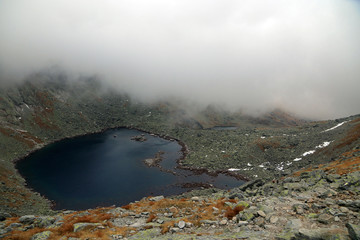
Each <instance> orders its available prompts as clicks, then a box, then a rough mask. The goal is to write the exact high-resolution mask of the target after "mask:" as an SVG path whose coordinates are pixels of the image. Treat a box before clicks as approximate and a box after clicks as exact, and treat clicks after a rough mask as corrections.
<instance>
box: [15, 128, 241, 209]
mask: <svg viewBox="0 0 360 240" xmlns="http://www.w3.org/2000/svg"><path fill="white" fill-rule="evenodd" d="M139 134H142V132H139V131H137V130H131V129H125V128H121V129H113V130H108V131H106V132H104V133H99V134H93V135H89V136H82V137H77V138H73V139H67V140H63V141H61V142H58V143H54V144H51V145H49V146H47V147H45V148H43V149H41V150H39V151H37V152H35V153H33V154H31V155H30V156H29V157H27V158H26V159H24V160H22V161H19V162H18V163H17V168H18V170H19V172H20V174H21V175H22V176H24V178H25V179H26V181H27V184H28V185H29V186H30V187H31V188H33V189H34V190H35V191H37V192H39V193H41V194H43V195H45V196H46V197H47V198H48V199H50V200H53V201H54V202H55V203H56V206H55V208H56V209H74V210H81V209H86V208H94V207H97V206H110V205H117V206H121V205H124V204H127V203H129V202H132V201H135V200H140V199H141V198H142V197H146V196H149V195H152V196H155V195H172V194H179V193H182V192H185V191H188V190H189V188H183V187H182V184H184V183H209V184H213V185H214V186H216V187H219V188H231V187H236V186H239V185H241V184H242V183H243V182H242V181H239V180H236V179H235V178H232V177H229V176H225V175H222V174H219V175H218V176H217V177H211V176H209V175H207V174H201V175H195V174H194V173H193V172H191V171H187V170H180V169H176V168H175V167H176V160H177V159H178V158H180V157H181V156H182V153H181V151H180V150H181V146H180V145H179V144H178V143H177V142H172V141H168V140H165V139H162V138H159V137H153V136H150V135H149V134H145V137H146V138H147V139H148V140H147V141H145V142H137V141H132V140H130V139H131V137H133V136H135V135H139ZM115 135H116V137H114V136H115ZM158 151H164V152H165V154H164V155H163V156H164V159H163V161H162V162H161V166H162V167H163V168H165V169H169V170H172V171H175V172H176V174H172V173H169V172H163V171H160V170H159V168H157V167H151V168H149V167H147V166H146V165H145V164H144V162H143V160H144V159H146V158H153V157H154V155H155V154H156V153H157V152H158Z"/></svg>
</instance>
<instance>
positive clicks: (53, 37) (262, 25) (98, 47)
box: [0, 0, 360, 118]
mask: <svg viewBox="0 0 360 240" xmlns="http://www.w3.org/2000/svg"><path fill="white" fill-rule="evenodd" d="M359 23H360V3H359V1H357V0H319V1H292V0H290V1H289V0H278V1H267V0H245V1H237V0H227V1H220V0H197V1H190V0H181V1H167V0H151V1H147V0H131V1H130V0H120V1H113V0H101V1H100V0H92V1H85V0H77V1H70V0H54V1H47V0H33V1H26V0H4V1H1V3H0V36H1V37H0V78H1V80H0V81H1V82H6V81H14V80H16V79H21V78H23V77H24V76H26V75H27V74H29V73H32V72H34V71H39V70H41V69H44V68H46V67H49V66H53V65H58V66H61V68H63V69H65V70H66V71H68V72H69V73H72V74H89V75H91V74H97V75H98V76H100V77H101V79H103V80H104V81H105V82H107V83H109V84H111V86H113V87H116V88H118V89H119V90H122V91H127V92H129V93H130V94H132V95H133V96H135V97H137V98H139V99H141V100H143V101H155V100H158V99H161V98H167V97H176V98H184V99H187V100H189V101H194V102H199V103H201V104H210V103H216V104H223V105H224V106H227V107H228V108H230V109H240V108H241V109H243V110H245V111H248V112H251V113H257V112H263V111H267V110H271V109H273V108H276V107H280V108H283V109H286V110H290V111H292V112H295V113H298V114H299V115H302V116H305V117H311V118H335V117H341V116H347V115H351V114H357V113H360V105H359V102H360V94H359V93H358V91H359V90H360V79H359V78H360V44H359V42H360V28H359Z"/></svg>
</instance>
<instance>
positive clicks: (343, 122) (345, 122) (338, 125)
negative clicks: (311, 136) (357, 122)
mask: <svg viewBox="0 0 360 240" xmlns="http://www.w3.org/2000/svg"><path fill="white" fill-rule="evenodd" d="M347 122H348V121H344V122H341V123H339V124H338V125H336V126H334V127H332V128H329V129H326V130H324V131H322V132H328V131H331V130H334V129H335V128H338V127H340V126H341V125H343V124H344V123H347Z"/></svg>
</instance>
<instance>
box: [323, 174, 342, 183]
mask: <svg viewBox="0 0 360 240" xmlns="http://www.w3.org/2000/svg"><path fill="white" fill-rule="evenodd" d="M339 178H340V175H339V174H327V175H326V180H328V181H329V182H331V183H332V182H335V180H336V179H339Z"/></svg>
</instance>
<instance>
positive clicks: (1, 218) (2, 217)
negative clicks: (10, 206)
mask: <svg viewBox="0 0 360 240" xmlns="http://www.w3.org/2000/svg"><path fill="white" fill-rule="evenodd" d="M9 217H11V215H10V214H8V213H6V212H0V222H2V221H4V220H5V219H7V218H9Z"/></svg>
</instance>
